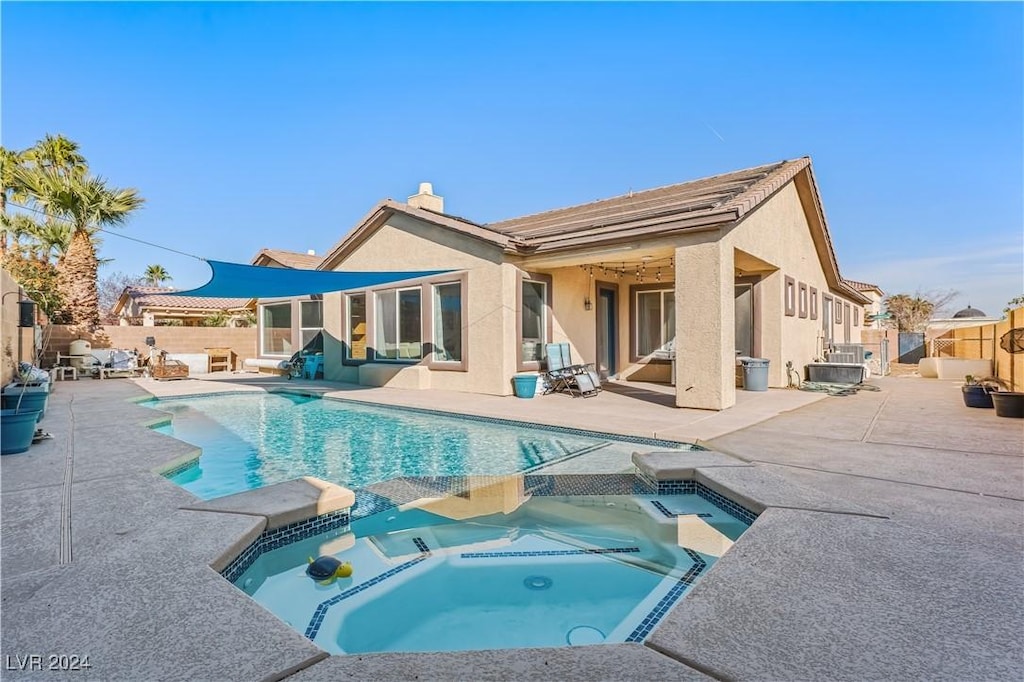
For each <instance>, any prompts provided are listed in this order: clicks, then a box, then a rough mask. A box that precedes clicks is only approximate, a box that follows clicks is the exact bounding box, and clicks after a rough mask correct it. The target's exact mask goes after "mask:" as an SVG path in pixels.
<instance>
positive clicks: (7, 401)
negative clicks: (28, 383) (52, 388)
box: [0, 389, 49, 421]
mask: <svg viewBox="0 0 1024 682" xmlns="http://www.w3.org/2000/svg"><path fill="white" fill-rule="evenodd" d="M48 397H49V393H47V392H46V391H33V390H31V389H29V390H27V391H25V393H24V395H22V393H21V390H20V389H15V390H14V391H12V392H10V393H4V394H3V395H2V396H0V404H2V406H3V409H5V410H18V411H19V412H26V411H35V412H36V420H37V421H38V420H40V419H42V418H43V414H44V413H45V412H46V399H47V398H48ZM19 400H21V406H20V407H19V406H18V401H19Z"/></svg>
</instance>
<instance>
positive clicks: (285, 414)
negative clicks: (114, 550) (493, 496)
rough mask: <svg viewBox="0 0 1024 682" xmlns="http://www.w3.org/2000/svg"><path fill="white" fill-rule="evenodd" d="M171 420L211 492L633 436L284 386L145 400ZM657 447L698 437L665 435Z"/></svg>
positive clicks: (467, 462) (508, 466) (474, 462)
mask: <svg viewBox="0 0 1024 682" xmlns="http://www.w3.org/2000/svg"><path fill="white" fill-rule="evenodd" d="M143 404H144V405H146V406H148V407H153V408H155V409H159V410H161V411H164V412H169V413H170V414H171V415H172V417H173V420H172V422H171V423H170V424H167V425H163V426H159V427H156V429H155V430H157V431H159V432H161V433H165V434H168V435H171V436H173V437H175V438H177V439H179V440H182V441H185V442H187V443H191V444H192V445H196V446H198V447H200V448H202V451H203V452H202V455H201V456H200V458H199V462H198V464H197V465H196V466H192V467H189V468H187V469H185V470H183V471H179V472H177V473H175V474H173V475H172V476H170V477H169V478H170V479H171V480H172V481H174V482H175V483H177V484H179V485H181V486H182V487H184V488H185V489H187V490H188V491H190V492H191V493H193V494H194V495H196V496H197V497H200V498H202V499H212V498H216V497H221V496H224V495H229V494H232V493H237V492H242V491H245V490H252V489H255V488H260V487H263V486H266V485H270V484H273V483H280V482H283V481H288V480H292V479H294V478H298V477H301V476H315V477H317V478H320V479H322V480H325V481H330V482H332V483H337V484H339V485H344V486H347V487H350V488H362V487H366V486H368V485H370V484H373V483H377V482H380V481H385V480H388V479H391V478H397V477H400V476H458V475H467V474H508V473H514V472H520V471H525V470H528V469H531V468H534V467H537V466H539V465H542V464H546V463H550V462H554V461H557V460H559V459H563V458H567V457H571V456H574V455H578V454H583V453H587V452H591V451H596V450H601V451H602V452H603V453H610V454H614V453H615V452H619V453H621V455H622V457H623V461H624V462H628V461H629V455H630V453H631V452H632V451H633V450H635V449H636V447H637V446H636V444H635V442H630V441H629V440H622V439H617V438H615V437H614V436H603V435H601V434H586V433H584V434H583V435H580V434H577V433H575V432H568V431H559V430H550V429H541V428H529V427H522V426H513V425H508V424H502V423H493V422H488V421H481V420H472V419H464V418H459V417H457V416H447V415H440V414H436V413H425V412H418V411H413V410H405V409H399V408H388V407H379V406H373V405H365V404H360V403H355V402H351V401H339V400H324V399H320V398H316V397H309V396H302V395H293V394H285V393H260V394H242V395H239V394H233V395H221V396H206V397H200V398H189V399H174V400H151V401H147V402H145V403H143ZM658 447H659V448H662V449H665V448H680V449H688V448H693V447H695V446H689V445H686V444H679V443H670V442H661V443H659V444H658Z"/></svg>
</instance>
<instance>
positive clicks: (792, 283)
mask: <svg viewBox="0 0 1024 682" xmlns="http://www.w3.org/2000/svg"><path fill="white" fill-rule="evenodd" d="M785 281H786V283H785V287H784V290H783V292H782V295H783V296H784V297H785V301H784V303H785V305H784V308H785V312H786V316H787V317H792V316H794V315H796V280H795V279H793V278H792V277H788V276H787V277H786V280H785Z"/></svg>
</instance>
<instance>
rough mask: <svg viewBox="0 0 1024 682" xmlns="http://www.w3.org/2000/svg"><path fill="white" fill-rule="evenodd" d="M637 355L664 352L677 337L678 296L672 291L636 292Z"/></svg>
mask: <svg viewBox="0 0 1024 682" xmlns="http://www.w3.org/2000/svg"><path fill="white" fill-rule="evenodd" d="M635 331H636V338H635V339H634V341H635V343H636V354H637V356H640V357H643V356H645V355H650V354H652V353H654V352H655V351H658V350H664V349H667V348H668V347H669V344H671V343H672V341H674V340H675V336H676V295H675V291H674V290H672V289H660V290H655V291H638V292H636V330H635Z"/></svg>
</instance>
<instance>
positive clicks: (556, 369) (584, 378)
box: [544, 343, 601, 398]
mask: <svg viewBox="0 0 1024 682" xmlns="http://www.w3.org/2000/svg"><path fill="white" fill-rule="evenodd" d="M544 349H545V353H546V354H547V365H548V369H547V372H546V373H545V375H544V379H545V383H546V384H547V388H545V389H544V394H545V395H546V394H548V393H554V392H555V391H566V392H567V393H568V394H569V395H571V396H572V397H573V398H576V397H579V396H583V397H584V398H589V397H590V396H594V395H597V394H598V393H599V392H600V390H601V380H600V377H598V375H597V372H596V371H594V369H593V365H573V364H572V355H571V351H570V350H569V344H568V343H549V344H546V345H545V346H544Z"/></svg>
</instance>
